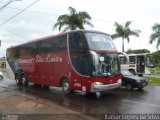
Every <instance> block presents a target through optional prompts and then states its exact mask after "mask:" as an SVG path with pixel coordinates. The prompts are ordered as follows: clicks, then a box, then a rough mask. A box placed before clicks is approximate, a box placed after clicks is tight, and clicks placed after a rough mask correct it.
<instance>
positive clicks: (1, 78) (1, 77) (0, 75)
mask: <svg viewBox="0 0 160 120" xmlns="http://www.w3.org/2000/svg"><path fill="white" fill-rule="evenodd" d="M0 80H3V73H2V72H1V71H0Z"/></svg>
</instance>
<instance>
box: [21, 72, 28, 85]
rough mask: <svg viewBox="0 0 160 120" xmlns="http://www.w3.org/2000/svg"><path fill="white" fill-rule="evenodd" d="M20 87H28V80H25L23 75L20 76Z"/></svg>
mask: <svg viewBox="0 0 160 120" xmlns="http://www.w3.org/2000/svg"><path fill="white" fill-rule="evenodd" d="M21 79H22V85H23V86H28V80H27V78H26V76H25V75H22V78H21Z"/></svg>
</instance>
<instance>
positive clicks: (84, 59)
mask: <svg viewBox="0 0 160 120" xmlns="http://www.w3.org/2000/svg"><path fill="white" fill-rule="evenodd" d="M69 52H70V59H71V64H72V66H73V69H74V71H75V72H76V73H78V74H79V75H83V76H90V75H91V59H90V54H89V53H88V48H87V43H86V41H85V38H84V36H83V34H81V33H78V32H75V33H71V34H70V35H69ZM72 77H73V78H72ZM80 78H81V77H80ZM80 78H79V79H77V78H74V76H71V79H77V80H76V81H77V82H76V83H75V84H82V83H84V82H83V81H81V79H80ZM74 87H76V89H77V90H80V89H81V87H79V86H77V85H76V86H74Z"/></svg>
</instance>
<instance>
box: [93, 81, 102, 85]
mask: <svg viewBox="0 0 160 120" xmlns="http://www.w3.org/2000/svg"><path fill="white" fill-rule="evenodd" d="M103 84H104V83H102V82H93V85H103Z"/></svg>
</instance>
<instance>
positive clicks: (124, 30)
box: [112, 21, 141, 52]
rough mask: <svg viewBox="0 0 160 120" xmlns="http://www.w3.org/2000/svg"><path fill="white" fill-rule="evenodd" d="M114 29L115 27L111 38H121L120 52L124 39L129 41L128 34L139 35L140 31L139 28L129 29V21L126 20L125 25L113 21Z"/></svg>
mask: <svg viewBox="0 0 160 120" xmlns="http://www.w3.org/2000/svg"><path fill="white" fill-rule="evenodd" d="M114 25H115V27H116V29H115V32H116V33H115V34H113V35H112V38H113V39H116V38H122V52H124V39H127V41H128V42H129V41H130V38H129V37H130V36H136V37H139V33H140V32H141V31H140V30H131V29H130V25H131V21H127V22H126V23H125V25H124V26H123V25H121V24H119V23H117V22H115V23H114Z"/></svg>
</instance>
